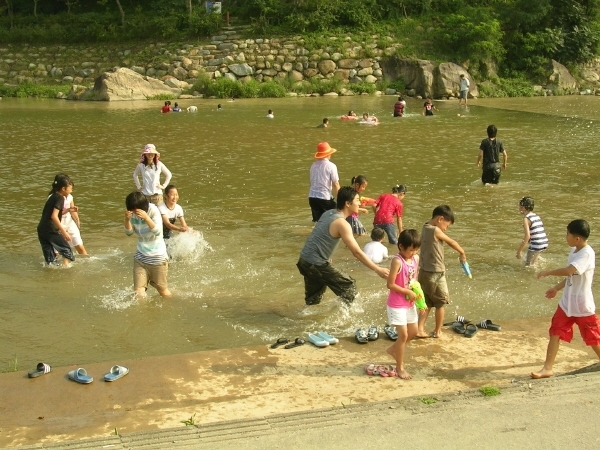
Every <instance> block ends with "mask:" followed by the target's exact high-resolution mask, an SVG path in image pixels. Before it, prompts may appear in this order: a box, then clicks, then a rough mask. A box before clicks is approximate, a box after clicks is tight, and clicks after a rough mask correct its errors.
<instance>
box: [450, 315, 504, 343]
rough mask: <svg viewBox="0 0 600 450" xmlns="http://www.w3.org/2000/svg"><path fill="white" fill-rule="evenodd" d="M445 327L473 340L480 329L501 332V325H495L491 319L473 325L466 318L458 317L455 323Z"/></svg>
mask: <svg viewBox="0 0 600 450" xmlns="http://www.w3.org/2000/svg"><path fill="white" fill-rule="evenodd" d="M444 326H449V327H451V328H452V330H453V331H454V332H455V333H458V334H462V335H463V336H464V337H468V338H472V337H473V336H474V335H475V333H477V329H478V328H483V329H486V330H491V331H500V329H501V327H500V325H497V324H495V323H493V322H492V321H491V320H490V319H485V320H482V321H481V322H479V323H472V322H471V321H470V320H469V319H467V318H465V317H464V316H456V320H455V321H454V322H448V323H445V324H444Z"/></svg>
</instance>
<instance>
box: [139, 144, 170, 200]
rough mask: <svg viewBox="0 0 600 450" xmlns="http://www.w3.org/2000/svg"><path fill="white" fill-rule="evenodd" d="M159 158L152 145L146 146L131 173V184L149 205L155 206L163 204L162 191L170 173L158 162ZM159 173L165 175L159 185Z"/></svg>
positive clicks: (167, 182)
mask: <svg viewBox="0 0 600 450" xmlns="http://www.w3.org/2000/svg"><path fill="white" fill-rule="evenodd" d="M159 158H160V153H158V152H157V151H156V147H155V146H154V144H147V145H146V146H145V147H144V150H143V151H142V155H141V159H140V162H139V164H138V165H137V166H136V167H135V170H134V171H133V182H134V183H135V185H136V187H137V189H138V191H140V192H141V193H142V194H144V195H145V196H146V198H147V199H148V201H149V202H150V203H154V204H155V205H157V206H158V205H160V204H161V203H162V202H163V197H162V190H163V189H164V187H165V186H166V185H168V184H169V181H171V171H170V170H169V169H167V166H165V165H164V164H163V163H162V162H160V161H159ZM161 173H164V174H165V181H164V183H163V184H160V174H161ZM140 176H141V178H142V181H141V182H140Z"/></svg>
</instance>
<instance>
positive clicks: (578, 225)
mask: <svg viewBox="0 0 600 450" xmlns="http://www.w3.org/2000/svg"><path fill="white" fill-rule="evenodd" d="M567 232H568V233H569V234H572V235H573V236H579V237H580V238H582V239H584V240H586V241H587V239H588V238H589V237H590V224H589V223H587V221H585V220H583V219H576V220H572V221H571V222H569V225H567Z"/></svg>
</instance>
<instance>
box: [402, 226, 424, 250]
mask: <svg viewBox="0 0 600 450" xmlns="http://www.w3.org/2000/svg"><path fill="white" fill-rule="evenodd" d="M410 247H412V248H415V249H417V248H420V247H421V236H419V232H418V231H417V230H415V229H413V228H411V229H408V230H403V231H402V233H400V236H398V250H400V248H403V249H405V250H406V249H408V248H410Z"/></svg>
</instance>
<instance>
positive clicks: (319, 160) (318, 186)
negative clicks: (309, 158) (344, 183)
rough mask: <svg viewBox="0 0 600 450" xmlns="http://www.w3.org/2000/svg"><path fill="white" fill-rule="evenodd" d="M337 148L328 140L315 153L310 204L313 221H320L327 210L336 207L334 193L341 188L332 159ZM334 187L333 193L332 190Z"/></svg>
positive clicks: (311, 170)
mask: <svg viewBox="0 0 600 450" xmlns="http://www.w3.org/2000/svg"><path fill="white" fill-rule="evenodd" d="M336 151H337V150H336V149H335V148H331V147H330V146H329V144H328V143H327V142H320V143H319V144H318V145H317V153H315V159H316V161H315V162H314V163H313V164H312V166H311V167H310V190H309V191H308V204H309V205H310V210H311V211H312V220H313V222H318V221H319V219H320V218H321V216H322V215H323V213H324V212H325V211H328V210H330V209H335V206H336V204H335V200H334V199H333V196H334V195H337V192H338V191H339V190H340V177H339V176H338V171H337V166H336V165H335V164H334V163H332V162H331V161H330V158H331V155H333V154H334V153H335V152H336ZM332 189H333V195H332V192H331V190H332Z"/></svg>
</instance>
